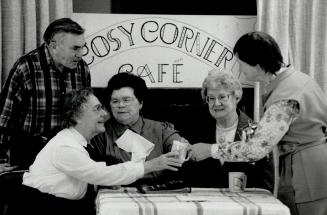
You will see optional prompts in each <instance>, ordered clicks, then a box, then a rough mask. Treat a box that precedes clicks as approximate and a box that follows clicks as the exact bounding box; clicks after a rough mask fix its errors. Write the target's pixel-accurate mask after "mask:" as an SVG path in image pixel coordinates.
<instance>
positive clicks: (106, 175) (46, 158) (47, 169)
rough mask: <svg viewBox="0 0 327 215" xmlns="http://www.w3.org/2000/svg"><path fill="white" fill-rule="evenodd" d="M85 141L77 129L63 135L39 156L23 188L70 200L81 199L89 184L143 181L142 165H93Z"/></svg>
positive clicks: (56, 138) (46, 147) (26, 174)
mask: <svg viewBox="0 0 327 215" xmlns="http://www.w3.org/2000/svg"><path fill="white" fill-rule="evenodd" d="M86 145H87V142H86V140H85V138H84V137H83V136H82V135H81V134H80V133H78V132H77V131H76V130H75V129H73V128H69V129H64V130H62V131H60V132H59V133H58V134H57V135H56V136H55V137H54V138H52V139H51V140H50V141H49V142H48V143H47V145H46V146H45V147H44V148H43V149H42V150H41V151H40V152H39V154H38V155H37V157H36V159H35V161H34V163H33V164H32V165H31V166H30V169H29V172H27V173H25V174H24V176H23V184H24V185H27V186H30V187H33V188H36V189H38V190H40V191H41V192H44V193H49V194H53V195H55V196H57V197H62V198H66V199H81V198H83V196H84V195H85V193H86V190H87V184H88V183H90V184H96V185H104V186H112V185H121V184H130V183H132V182H134V181H135V180H137V179H138V178H141V177H143V175H144V165H143V163H142V162H132V161H130V162H125V163H121V164H117V165H112V166H106V163H105V162H95V161H93V160H92V159H91V158H90V156H89V154H88V152H87V151H86V149H85V148H84V147H86Z"/></svg>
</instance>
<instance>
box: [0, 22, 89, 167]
mask: <svg viewBox="0 0 327 215" xmlns="http://www.w3.org/2000/svg"><path fill="white" fill-rule="evenodd" d="M84 31H85V30H84V29H83V28H82V27H81V26H80V25H79V24H78V23H76V22H74V21H72V20H71V19H69V18H61V19H58V20H55V21H54V22H52V23H51V24H50V25H49V26H48V27H47V29H46V30H45V33H44V35H43V39H44V43H43V44H42V45H41V46H40V47H38V48H37V49H35V50H33V51H31V52H29V53H28V54H26V55H24V56H22V57H20V58H19V59H18V60H17V62H16V63H15V64H14V66H13V68H12V69H11V71H10V73H9V76H8V78H7V80H6V82H5V84H4V86H3V88H2V91H1V94H0V160H2V161H6V160H7V159H8V156H7V155H8V150H9V149H10V156H9V158H10V159H9V161H10V164H9V163H2V164H0V173H1V172H3V171H8V170H11V169H12V168H13V167H12V166H13V165H15V166H18V167H19V169H27V167H28V166H29V165H31V164H32V162H33V161H34V159H35V156H36V155H37V153H38V152H39V151H40V150H41V149H42V148H43V146H44V145H45V143H46V142H47V141H48V140H49V139H50V138H51V137H52V136H54V135H55V134H56V132H57V131H58V130H59V129H60V125H61V111H60V109H61V106H62V99H63V97H64V95H65V94H66V93H67V92H70V91H72V90H73V89H81V88H85V87H89V86H90V83H91V77H90V72H89V68H88V65H87V64H86V62H85V61H84V60H83V59H82V51H83V46H84V45H85V38H84Z"/></svg>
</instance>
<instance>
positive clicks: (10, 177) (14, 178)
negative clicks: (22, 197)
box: [0, 170, 27, 215]
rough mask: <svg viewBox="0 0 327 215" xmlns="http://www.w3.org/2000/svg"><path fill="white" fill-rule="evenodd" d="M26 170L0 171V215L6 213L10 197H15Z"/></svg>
mask: <svg viewBox="0 0 327 215" xmlns="http://www.w3.org/2000/svg"><path fill="white" fill-rule="evenodd" d="M26 171H27V170H14V171H11V172H4V173H0V191H1V192H0V215H5V214H7V207H8V203H9V201H10V199H13V198H14V197H15V194H16V193H17V192H18V191H19V188H20V186H21V185H22V180H23V174H24V173H25V172H26Z"/></svg>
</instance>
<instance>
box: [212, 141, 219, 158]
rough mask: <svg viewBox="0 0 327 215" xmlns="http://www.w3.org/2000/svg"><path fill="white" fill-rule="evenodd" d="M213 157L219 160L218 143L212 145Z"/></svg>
mask: <svg viewBox="0 0 327 215" xmlns="http://www.w3.org/2000/svg"><path fill="white" fill-rule="evenodd" d="M211 157H213V158H215V159H219V155H218V144H217V143H216V144H212V145H211Z"/></svg>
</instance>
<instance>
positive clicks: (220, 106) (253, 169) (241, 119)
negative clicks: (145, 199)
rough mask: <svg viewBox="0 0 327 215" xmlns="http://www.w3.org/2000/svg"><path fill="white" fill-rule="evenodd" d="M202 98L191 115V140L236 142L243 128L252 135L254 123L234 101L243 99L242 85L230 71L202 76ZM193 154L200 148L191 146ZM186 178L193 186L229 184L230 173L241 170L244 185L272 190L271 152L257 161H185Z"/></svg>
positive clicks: (225, 185) (213, 72)
mask: <svg viewBox="0 0 327 215" xmlns="http://www.w3.org/2000/svg"><path fill="white" fill-rule="evenodd" d="M201 95H202V99H203V100H204V101H205V102H206V106H205V107H204V108H205V110H203V111H202V113H197V114H194V115H195V116H194V117H196V118H193V120H194V122H195V123H194V126H193V128H194V131H192V132H189V133H191V134H192V135H191V136H190V137H189V140H190V141H192V143H198V142H202V143H207V144H213V143H218V144H219V143H220V142H225V141H231V142H233V141H237V140H240V139H241V137H242V133H243V131H248V133H249V134H251V131H252V132H253V129H255V125H254V124H253V123H251V122H252V120H251V119H250V118H249V117H248V116H247V115H246V114H245V113H243V112H242V111H240V110H238V109H237V103H238V102H239V101H240V100H241V98H242V87H241V84H240V83H239V81H238V80H237V79H236V78H234V76H233V74H232V73H231V72H228V71H219V70H213V71H211V72H210V73H209V75H208V76H207V77H206V78H205V80H204V82H203V85H202V90H201ZM191 148H192V153H199V154H201V153H202V151H201V150H202V148H199V147H197V145H195V147H194V146H193V145H192V147H191ZM184 166H185V173H186V177H185V178H186V179H187V181H188V182H189V183H190V184H191V185H192V186H196V187H228V173H229V172H244V173H245V174H246V175H247V187H256V188H264V189H267V190H270V191H273V188H274V165H273V156H272V153H271V154H269V156H266V157H264V158H262V159H261V160H258V161H256V162H252V163H247V162H225V163H223V164H221V163H220V161H219V160H218V159H213V158H207V159H205V160H203V161H200V162H193V163H192V162H187V163H186V164H185V165H184Z"/></svg>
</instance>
